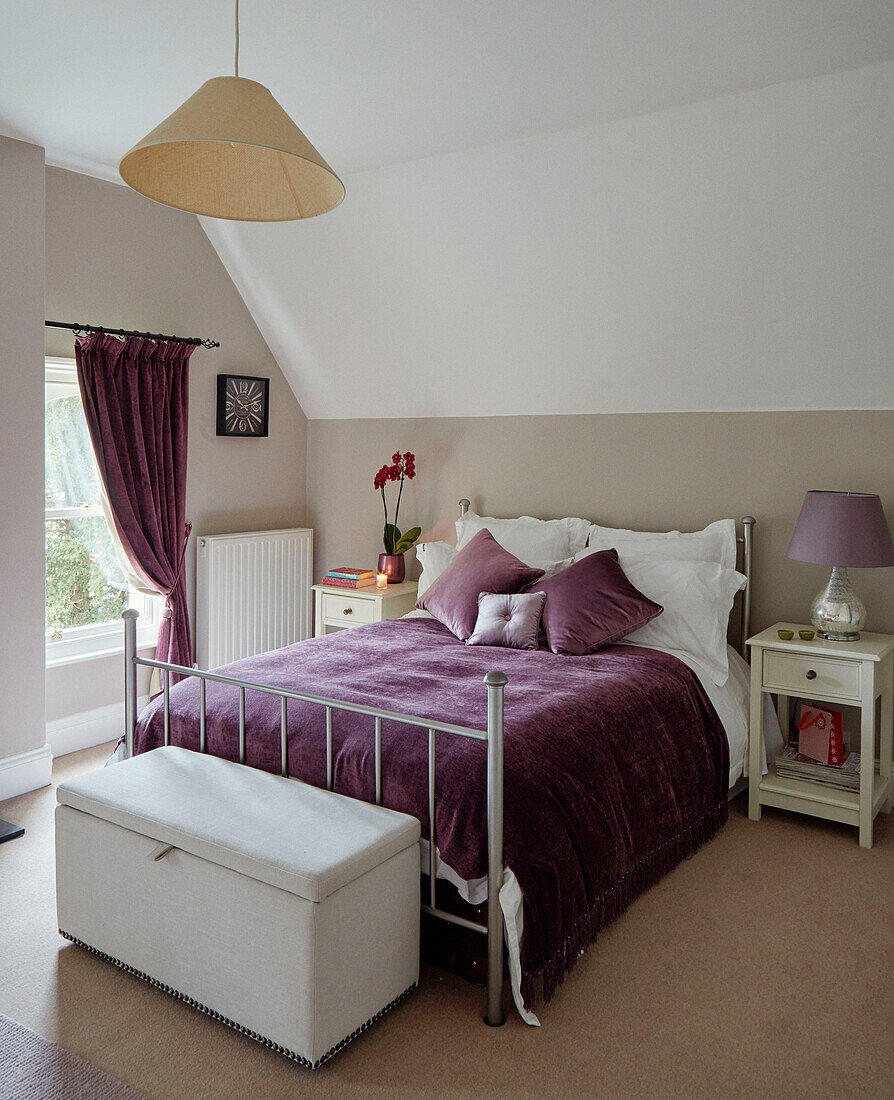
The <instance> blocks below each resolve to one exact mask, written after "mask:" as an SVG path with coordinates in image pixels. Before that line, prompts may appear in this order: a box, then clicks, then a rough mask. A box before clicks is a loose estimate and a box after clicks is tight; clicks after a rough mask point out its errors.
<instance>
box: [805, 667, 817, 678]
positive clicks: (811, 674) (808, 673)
mask: <svg viewBox="0 0 894 1100" xmlns="http://www.w3.org/2000/svg"><path fill="white" fill-rule="evenodd" d="M804 675H805V676H806V677H807V679H808V680H815V679H816V673H815V672H814V671H813V669H812V668H811V669H809V670H808V671H807V672H805V673H804Z"/></svg>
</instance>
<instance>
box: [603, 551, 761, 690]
mask: <svg viewBox="0 0 894 1100" xmlns="http://www.w3.org/2000/svg"><path fill="white" fill-rule="evenodd" d="M622 568H623V570H624V572H625V573H626V574H627V578H628V580H629V581H630V583H631V584H632V585H634V587H636V588H638V589H639V590H640V592H642V593H643V595H644V596H648V597H649V599H650V600H654V601H655V602H656V603H660V604H661V605H662V607H663V608H664V611H663V612H662V614H660V615H659V616H658V617H657V618H656V619H652V621H651V622H649V623H646V625H645V626H642V627H640V628H639V630H635V631H634V632H633V633H632V634H630V635H629V636H628V637H626V638H624V639H622V643H621V644H623V643H624V642H630V643H631V644H633V645H643V646H650V647H651V648H653V649H676V650H682V651H683V652H684V653H688V654H689V655H690V656H691V657H693V658H694V659H695V660H696V661H698V662H699V663H700V664H702V665H704V667H705V670H706V671H707V673H708V675H709V676H710V677H711V679H712V680H713V681H714V683H715V684H716V685H717V686H718V687H723V685H724V684H725V683H726V681H727V680H728V679H729V658H728V655H727V649H726V644H727V643H726V632H727V627H728V626H729V613H730V611H731V610H732V606H733V599H734V598H735V595H736V593H737V592H738V591H739V590H740V589H741V588H744V587H745V583H746V578H745V577H743V576H742V574H741V573H737V572H736V570H735V569H724V567H723V566H722V565H718V564H717V562H713V561H641V562H637V563H635V564H633V565H624V566H622Z"/></svg>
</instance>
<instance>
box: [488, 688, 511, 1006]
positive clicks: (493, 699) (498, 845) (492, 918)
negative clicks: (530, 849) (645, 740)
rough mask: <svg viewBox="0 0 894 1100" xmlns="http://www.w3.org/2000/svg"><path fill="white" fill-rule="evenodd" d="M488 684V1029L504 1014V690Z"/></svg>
mask: <svg viewBox="0 0 894 1100" xmlns="http://www.w3.org/2000/svg"><path fill="white" fill-rule="evenodd" d="M484 682H485V684H487V1015H486V1016H485V1017H484V1022H485V1023H486V1024H487V1025H488V1026H489V1027H500V1026H501V1025H502V1024H504V1023H505V1022H506V1017H505V1016H504V1015H503V910H502V909H501V907H500V888H501V887H502V885H503V689H504V688H505V687H506V684H507V683H508V682H509V681H508V678H507V677H506V675H505V674H504V673H502V672H489V673H488V674H487V675H486V676H485V677H484Z"/></svg>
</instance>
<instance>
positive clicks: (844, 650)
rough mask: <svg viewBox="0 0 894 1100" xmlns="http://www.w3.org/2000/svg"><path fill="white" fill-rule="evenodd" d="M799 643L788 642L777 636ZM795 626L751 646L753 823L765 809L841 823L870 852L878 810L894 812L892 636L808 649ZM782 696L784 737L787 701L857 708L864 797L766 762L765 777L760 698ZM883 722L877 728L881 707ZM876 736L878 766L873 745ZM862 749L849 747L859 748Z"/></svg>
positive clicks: (818, 642) (767, 633)
mask: <svg viewBox="0 0 894 1100" xmlns="http://www.w3.org/2000/svg"><path fill="white" fill-rule="evenodd" d="M780 628H783V629H789V630H793V631H794V632H795V635H796V636H795V638H793V639H791V640H790V641H783V640H781V639H780V638H779V636H778V634H777V630H778V629H780ZM800 629H805V628H803V627H800V626H799V625H798V624H792V623H776V625H775V626H772V627H770V628H769V629H768V630H764V631H762V632H761V633H760V634H755V635H754V637H753V638H749V639H748V642H747V644H748V645H749V646H750V647H751V720H750V722H749V729H748V771H749V779H748V816H749V817H750V818H751V819H752V821H759V820H760V816H761V807H762V806H774V807H776V808H777V809H782V810H791V811H793V812H795V813H802V814H811V815H812V816H814V817H821V818H824V819H826V820H827V821H840V822H843V823H844V824H846V825H853V826H855V827H856V828H858V829H859V830H860V846H861V847H863V848H871V847H872V823H873V821H874V819H875V816H876V814H877V813H879V811H884V812H885V813H890V812H891V793H892V781H891V753H892V736H894V733H892V728H894V709H892V702H894V637H892V636H890V635H887V634H863V636H862V637H861V638H860V640H859V641H857V642H832V641H826V640H825V639H822V638H815V639H814V640H813V641H809V642H804V641H801V640H800V639H799V638H798V637H797V632H798V630H800ZM766 694H773V695H776V696H777V712H778V713H779V716H780V724H783V733H784V734H785V732H786V729H785V727H786V726H787V716H788V709H789V698H791V697H798V696H807V697H808V698H810V699H815V700H817V701H818V702H828V703H843V704H846V705H848V706H852V707H858V708H859V709H860V745H859V750H860V790H859V791H843V790H838V789H837V788H835V787H829V786H826V785H824V784H823V783H819V782H816V781H814V780H810V779H790V778H788V777H787V776H780V775H777V773H776V766H775V763H774V762H773V761H767V765H768V768H769V770H768V773H767V775H765V776H761V746H762V744H763V732H764V731H763V705H762V703H763V696H764V695H766ZM879 701H880V703H879V710H880V723H879V729H878V730H877V729H876V703H877V702H879ZM877 732H878V733H879V765H878V771H877V772H876V770H875V742H876V733H877ZM856 747H857V746H852V748H854V749H856Z"/></svg>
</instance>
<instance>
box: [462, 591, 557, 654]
mask: <svg viewBox="0 0 894 1100" xmlns="http://www.w3.org/2000/svg"><path fill="white" fill-rule="evenodd" d="M545 603H546V593H545V592H499V593H498V592H481V593H480V594H479V596H478V621H477V622H476V623H475V630H474V632H473V633H472V634H471V636H470V637H468V638H466V645H500V646H504V647H505V648H506V649H536V648H537V637H538V635H539V634H540V616H541V614H542V612H543V605H544V604H545Z"/></svg>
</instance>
